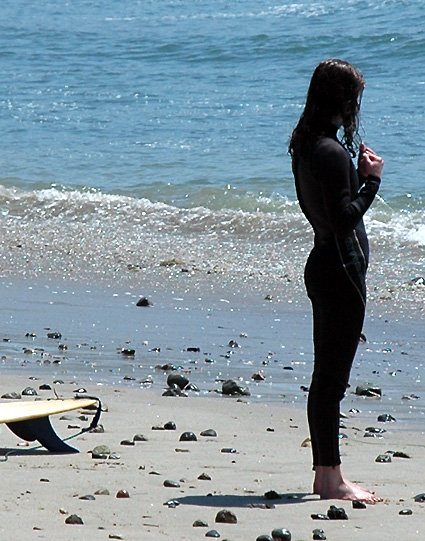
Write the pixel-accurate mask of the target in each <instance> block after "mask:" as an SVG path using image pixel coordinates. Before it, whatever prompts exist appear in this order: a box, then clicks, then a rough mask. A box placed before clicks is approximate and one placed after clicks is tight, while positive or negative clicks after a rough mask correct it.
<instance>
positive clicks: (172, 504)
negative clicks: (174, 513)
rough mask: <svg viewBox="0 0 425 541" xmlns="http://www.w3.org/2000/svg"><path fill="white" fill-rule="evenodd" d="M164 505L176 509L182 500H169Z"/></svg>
mask: <svg viewBox="0 0 425 541" xmlns="http://www.w3.org/2000/svg"><path fill="white" fill-rule="evenodd" d="M164 505H166V506H167V507H169V508H170V509H175V508H176V507H177V506H178V505H180V502H179V501H178V500H168V501H166V502H165V503H164Z"/></svg>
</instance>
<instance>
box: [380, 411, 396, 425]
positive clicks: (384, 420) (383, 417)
mask: <svg viewBox="0 0 425 541" xmlns="http://www.w3.org/2000/svg"><path fill="white" fill-rule="evenodd" d="M396 420H397V419H395V418H394V417H393V416H392V415H390V414H389V413H383V414H382V415H379V416H378V422H380V423H394V422H395V421H396Z"/></svg>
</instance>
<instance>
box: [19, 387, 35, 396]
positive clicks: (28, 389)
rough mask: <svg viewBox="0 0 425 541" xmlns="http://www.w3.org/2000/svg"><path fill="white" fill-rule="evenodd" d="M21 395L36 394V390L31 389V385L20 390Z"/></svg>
mask: <svg viewBox="0 0 425 541" xmlns="http://www.w3.org/2000/svg"><path fill="white" fill-rule="evenodd" d="M22 396H37V391H36V390H35V389H33V388H32V387H26V388H25V389H24V390H23V391H22Z"/></svg>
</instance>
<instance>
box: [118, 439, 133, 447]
mask: <svg viewBox="0 0 425 541" xmlns="http://www.w3.org/2000/svg"><path fill="white" fill-rule="evenodd" d="M120 445H127V446H132V445H136V443H135V441H134V440H122V441H121V442H120Z"/></svg>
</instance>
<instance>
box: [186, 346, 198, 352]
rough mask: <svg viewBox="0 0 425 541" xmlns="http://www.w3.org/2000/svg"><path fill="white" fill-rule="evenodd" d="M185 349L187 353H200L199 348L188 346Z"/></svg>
mask: <svg viewBox="0 0 425 541" xmlns="http://www.w3.org/2000/svg"><path fill="white" fill-rule="evenodd" d="M186 351H188V352H189V353H201V348H198V347H190V348H186Z"/></svg>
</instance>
